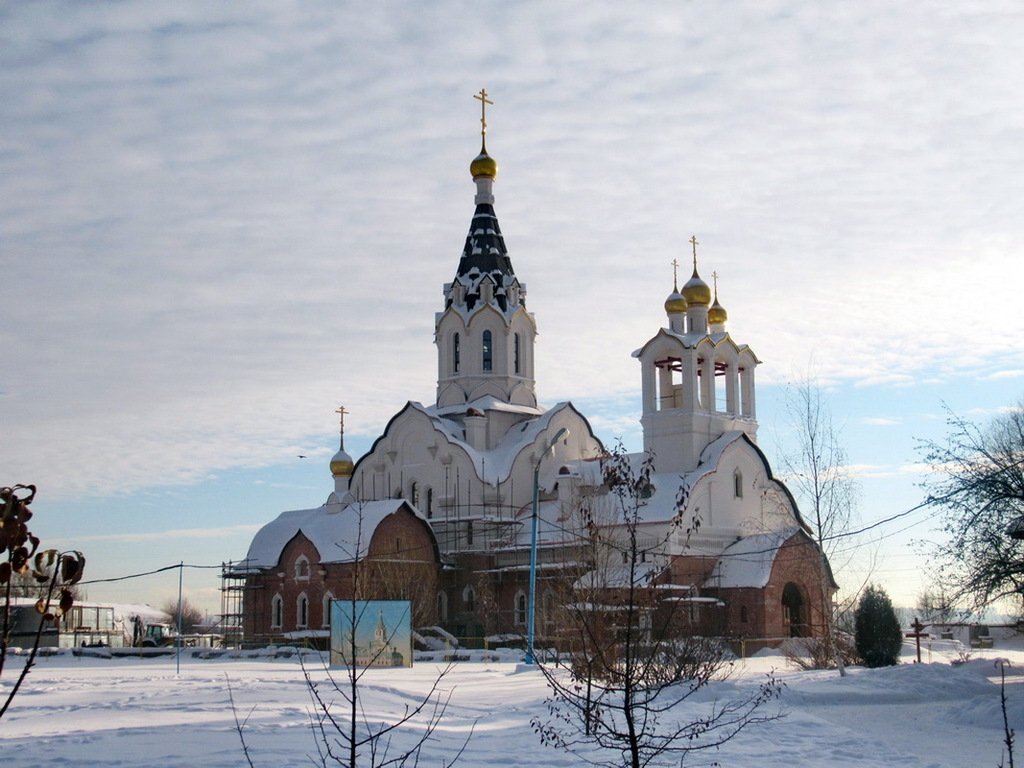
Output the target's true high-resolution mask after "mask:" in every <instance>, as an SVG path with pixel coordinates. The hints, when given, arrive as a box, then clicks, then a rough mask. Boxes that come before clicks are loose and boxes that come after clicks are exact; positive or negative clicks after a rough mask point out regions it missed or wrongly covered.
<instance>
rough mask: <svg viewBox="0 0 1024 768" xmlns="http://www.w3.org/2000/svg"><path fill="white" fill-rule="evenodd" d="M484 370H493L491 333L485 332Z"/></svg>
mask: <svg viewBox="0 0 1024 768" xmlns="http://www.w3.org/2000/svg"><path fill="white" fill-rule="evenodd" d="M483 351H484V370H485V371H489V370H491V369H492V360H493V358H492V355H491V332H490V331H484V350H483Z"/></svg>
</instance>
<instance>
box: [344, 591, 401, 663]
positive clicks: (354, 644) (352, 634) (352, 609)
mask: <svg viewBox="0 0 1024 768" xmlns="http://www.w3.org/2000/svg"><path fill="white" fill-rule="evenodd" d="M331 666H336V667H351V666H356V667H411V666H412V603H411V602H410V601H408V600H332V601H331Z"/></svg>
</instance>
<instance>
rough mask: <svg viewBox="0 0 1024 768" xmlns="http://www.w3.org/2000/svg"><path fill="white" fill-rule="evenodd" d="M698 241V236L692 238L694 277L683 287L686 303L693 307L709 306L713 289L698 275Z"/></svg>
mask: <svg viewBox="0 0 1024 768" xmlns="http://www.w3.org/2000/svg"><path fill="white" fill-rule="evenodd" d="M698 244H699V243H698V240H697V236H696V235H692V236H691V237H690V245H692V246H693V276H692V277H691V278H690V279H689V280H687V281H686V285H684V286H683V298H685V299H686V303H687V304H689V305H690V306H691V307H695V306H704V307H706V306H708V305H709V304H710V303H711V288H709V287H708V284H707V283H705V282H704V281H703V280H701V279H700V275H698V274H697V245H698Z"/></svg>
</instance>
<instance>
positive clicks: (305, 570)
mask: <svg viewBox="0 0 1024 768" xmlns="http://www.w3.org/2000/svg"><path fill="white" fill-rule="evenodd" d="M295 579H296V581H309V558H308V557H306V556H305V555H299V556H298V557H297V558H295Z"/></svg>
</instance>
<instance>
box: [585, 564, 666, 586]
mask: <svg viewBox="0 0 1024 768" xmlns="http://www.w3.org/2000/svg"><path fill="white" fill-rule="evenodd" d="M663 570H665V568H664V566H661V565H658V564H656V563H637V564H636V565H635V566H633V579H632V580H633V585H634V586H638V587H646V586H650V585H651V584H652V583H653V582H654V579H655V578H656V577H657V576H658V574H659V573H661V572H662V571H663ZM629 582H630V566H629V565H613V566H610V567H608V568H602V569H595V570H593V571H588V572H587V573H585V574H583V575H582V576H581V577H580V578H579V579H577V581H576V584H575V585H574V587H573V588H574V589H624V588H626V587H628V586H629Z"/></svg>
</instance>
